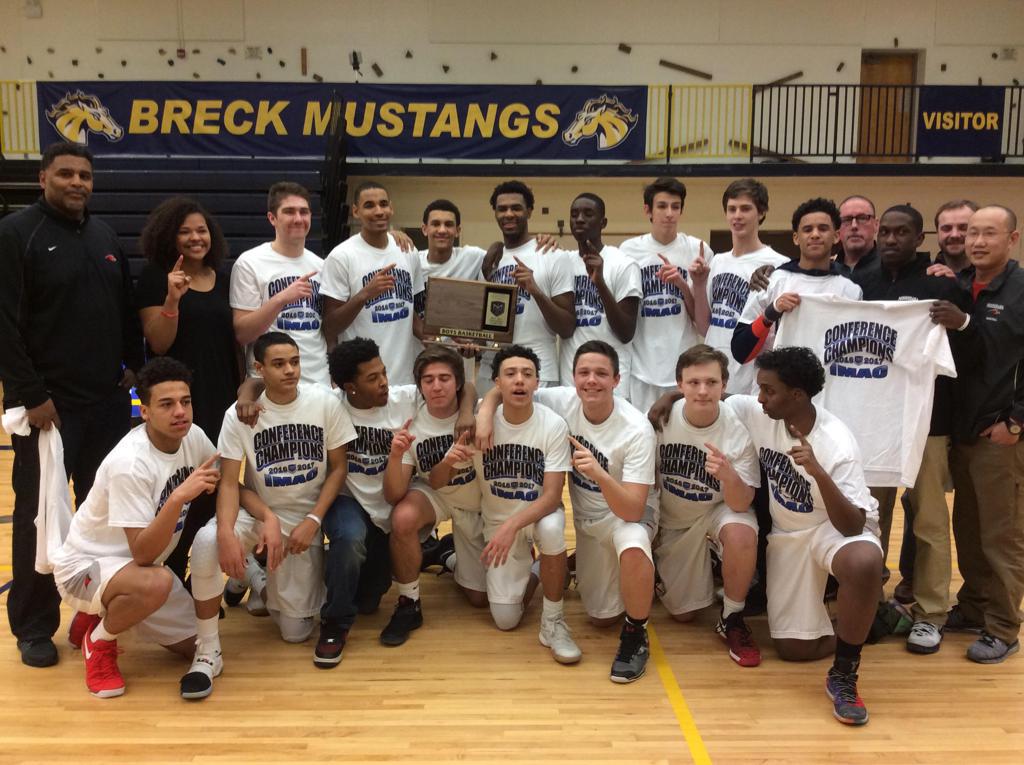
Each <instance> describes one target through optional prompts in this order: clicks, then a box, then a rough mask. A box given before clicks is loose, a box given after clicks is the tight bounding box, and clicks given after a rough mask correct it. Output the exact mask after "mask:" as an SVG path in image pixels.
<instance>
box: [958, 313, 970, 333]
mask: <svg viewBox="0 0 1024 765" xmlns="http://www.w3.org/2000/svg"><path fill="white" fill-rule="evenodd" d="M970 323H971V315H970V314H967V315H966V317H964V323H963V324H961V325H960V326H959V327H957V328H956V331H957V332H963V331H964V330H965V329H967V325H968V324H970Z"/></svg>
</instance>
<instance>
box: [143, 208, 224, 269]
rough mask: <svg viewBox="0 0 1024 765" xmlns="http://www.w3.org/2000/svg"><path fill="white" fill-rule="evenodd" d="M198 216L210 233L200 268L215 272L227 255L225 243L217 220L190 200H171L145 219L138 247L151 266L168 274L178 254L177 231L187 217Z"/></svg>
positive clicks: (155, 209)
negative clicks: (201, 218)
mask: <svg viewBox="0 0 1024 765" xmlns="http://www.w3.org/2000/svg"><path fill="white" fill-rule="evenodd" d="M196 213H198V214H199V215H202V216H203V219H204V220H205V221H206V228H207V229H208V230H209V232H210V250H209V252H207V253H206V256H205V257H204V258H203V265H204V266H207V267H208V268H213V269H216V268H217V267H218V266H220V264H221V263H223V262H224V261H225V259H226V258H227V256H228V243H227V242H226V241H225V239H224V234H223V233H222V232H221V229H220V224H218V223H217V219H216V218H214V217H213V216H212V215H210V213H209V212H207V211H206V208H205V207H203V206H202V205H201V204H199V203H198V202H197V201H196V200H194V199H192V198H190V197H171V198H170V199H165V200H164V201H163V202H161V203H160V204H159V205H157V206H156V207H155V208H154V209H153V212H151V213H150V214H149V217H148V218H147V219H146V225H145V226H143V228H142V235H141V236H140V237H139V244H140V245H141V246H142V253H143V254H144V255H145V256H146V258H147V259H148V260H149V262H150V263H152V264H153V265H154V266H157V267H158V268H160V269H161V270H163V271H164V272H165V273H166V272H169V271H170V270H171V269H172V268H173V267H174V264H175V263H176V262H177V260H178V256H179V255H180V254H181V253H179V252H178V229H179V228H181V225H182V224H183V223H184V222H185V218H187V217H188V216H189V215H193V214H196Z"/></svg>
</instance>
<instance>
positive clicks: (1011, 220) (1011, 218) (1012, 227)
mask: <svg viewBox="0 0 1024 765" xmlns="http://www.w3.org/2000/svg"><path fill="white" fill-rule="evenodd" d="M986 207H992V208H994V209H996V210H1002V211H1003V212H1004V213H1006V225H1007V227H1008V229H1009V231H1011V232H1013V231H1016V230H1017V213H1015V212H1014V211H1013V210H1011V209H1010V208H1009V207H1007V206H1006V205H1000V204H995V203H993V204H989V205H982V206H981V207H979V208H978V210H982V209H984V208H986ZM978 210H975V211H974V212H978Z"/></svg>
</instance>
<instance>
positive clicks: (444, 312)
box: [423, 277, 519, 350]
mask: <svg viewBox="0 0 1024 765" xmlns="http://www.w3.org/2000/svg"><path fill="white" fill-rule="evenodd" d="M518 289H519V288H518V287H517V286H516V285H514V284H493V283H491V282H479V281H470V280H466V279H444V278H440V277H430V278H428V279H427V304H426V311H425V312H424V317H423V333H424V335H425V337H424V339H425V340H426V341H428V342H438V343H451V342H459V343H474V344H475V345H477V346H480V347H481V348H483V349H488V350H496V349H498V348H500V347H501V346H502V345H508V344H509V343H511V342H512V331H513V327H514V325H515V318H516V298H517V291H518Z"/></svg>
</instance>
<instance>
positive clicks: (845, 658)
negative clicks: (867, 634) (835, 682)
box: [832, 635, 864, 675]
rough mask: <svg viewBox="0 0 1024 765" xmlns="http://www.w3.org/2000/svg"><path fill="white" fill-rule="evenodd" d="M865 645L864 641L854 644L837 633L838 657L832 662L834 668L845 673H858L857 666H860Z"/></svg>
mask: <svg viewBox="0 0 1024 765" xmlns="http://www.w3.org/2000/svg"><path fill="white" fill-rule="evenodd" d="M863 647H864V645H863V643H858V644H857V645H853V644H852V643H847V642H846V641H845V640H843V639H842V638H841V637H839V636H838V635H837V636H836V657H835V661H833V662H832V669H834V670H835V671H836V672H842V673H843V674H845V675H850V674H854V673H856V671H857V668H858V667H859V666H860V650H861V648H863Z"/></svg>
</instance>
